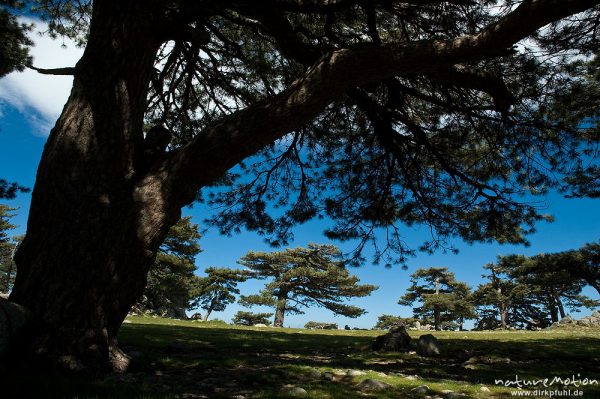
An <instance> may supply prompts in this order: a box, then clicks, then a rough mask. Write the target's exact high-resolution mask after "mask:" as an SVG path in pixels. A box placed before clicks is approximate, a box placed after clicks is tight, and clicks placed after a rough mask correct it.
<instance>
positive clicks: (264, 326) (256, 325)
mask: <svg viewBox="0 0 600 399" xmlns="http://www.w3.org/2000/svg"><path fill="white" fill-rule="evenodd" d="M252 327H260V328H266V327H269V326H267V325H266V324H262V323H258V324H255V325H253V326H252Z"/></svg>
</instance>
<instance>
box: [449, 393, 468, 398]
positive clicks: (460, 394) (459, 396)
mask: <svg viewBox="0 0 600 399" xmlns="http://www.w3.org/2000/svg"><path fill="white" fill-rule="evenodd" d="M464 397H465V394H464V393H459V392H450V393H449V394H447V395H446V398H447V399H459V398H464Z"/></svg>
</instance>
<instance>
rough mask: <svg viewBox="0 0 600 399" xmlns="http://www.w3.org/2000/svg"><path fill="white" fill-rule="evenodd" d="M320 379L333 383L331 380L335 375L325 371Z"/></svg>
mask: <svg viewBox="0 0 600 399" xmlns="http://www.w3.org/2000/svg"><path fill="white" fill-rule="evenodd" d="M322 377H323V379H325V380H328V381H333V379H334V378H335V375H334V374H333V373H332V372H330V371H326V372H324V373H323V375H322Z"/></svg>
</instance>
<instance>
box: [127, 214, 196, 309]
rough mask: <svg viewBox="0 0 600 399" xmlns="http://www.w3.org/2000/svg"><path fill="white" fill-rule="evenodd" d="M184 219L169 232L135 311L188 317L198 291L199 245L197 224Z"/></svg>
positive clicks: (188, 218)
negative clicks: (197, 261)
mask: <svg viewBox="0 0 600 399" xmlns="http://www.w3.org/2000/svg"><path fill="white" fill-rule="evenodd" d="M190 219H191V217H184V218H182V219H181V220H179V222H177V224H175V225H174V226H173V227H171V229H170V230H169V234H168V235H167V238H165V241H164V243H163V244H162V245H161V247H160V251H159V252H158V254H157V256H156V261H155V262H154V265H153V266H152V268H151V269H150V272H149V274H148V282H147V284H146V288H145V290H144V294H143V295H142V297H141V298H140V299H139V300H138V302H137V304H136V305H135V308H136V309H138V310H141V311H148V312H153V313H158V314H162V315H168V316H172V317H185V310H186V309H189V308H190V305H191V301H192V299H193V296H194V294H195V291H196V289H197V282H198V277H197V276H195V275H194V271H195V270H196V265H195V264H194V258H195V256H196V255H198V254H199V253H200V252H201V250H200V245H199V244H198V239H200V237H201V235H200V233H199V232H198V225H195V224H192V223H191V221H190Z"/></svg>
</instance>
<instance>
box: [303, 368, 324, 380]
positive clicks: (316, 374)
mask: <svg viewBox="0 0 600 399" xmlns="http://www.w3.org/2000/svg"><path fill="white" fill-rule="evenodd" d="M306 376H307V377H308V378H311V379H317V378H321V377H322V376H323V374H322V373H321V372H320V371H319V370H315V369H310V370H308V372H307V373H306Z"/></svg>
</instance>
